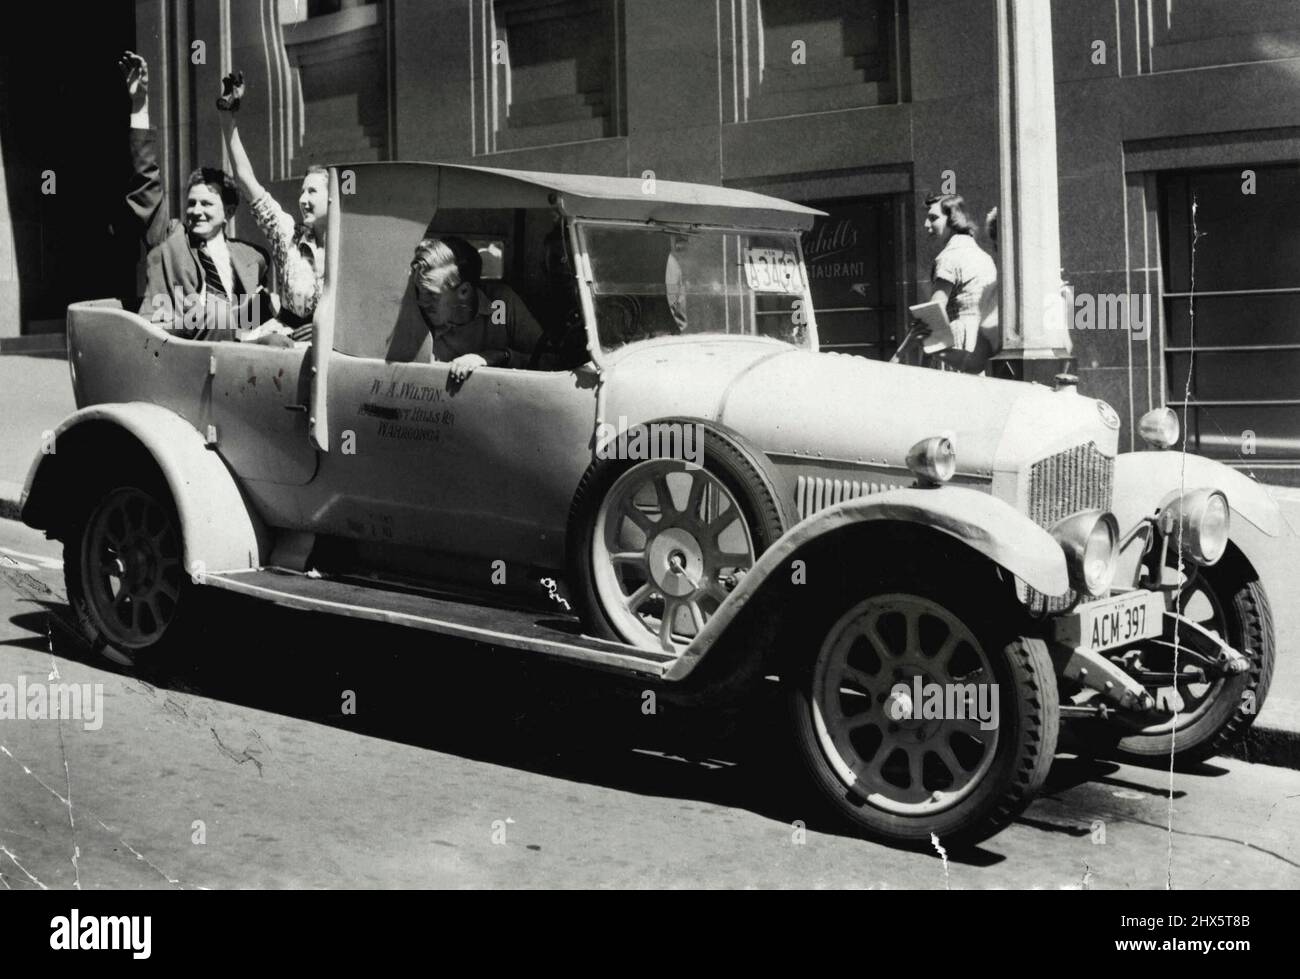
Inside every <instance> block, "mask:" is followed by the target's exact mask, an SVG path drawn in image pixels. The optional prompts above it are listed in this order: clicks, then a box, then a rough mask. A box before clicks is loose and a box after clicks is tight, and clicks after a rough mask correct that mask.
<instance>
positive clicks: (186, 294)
mask: <svg viewBox="0 0 1300 979" xmlns="http://www.w3.org/2000/svg"><path fill="white" fill-rule="evenodd" d="M119 64H120V66H121V68H122V72H123V74H124V76H125V77H126V84H127V91H128V92H129V94H130V96H131V164H132V178H131V185H130V188H129V190H128V192H127V195H126V205H127V209H128V210H129V212H130V213H131V215H132V216H133V220H134V221H135V222H136V223H138V225H139V230H140V235H141V238H142V239H143V240H144V242H145V244H146V245H147V246H148V248H149V249H150V251H149V257H148V260H147V276H146V284H145V291H144V303H143V304H142V305H141V307H140V315H141V316H144V317H145V318H146V319H149V320H150V321H152V322H154V323H157V324H159V325H160V326H161V327H162V328H163V329H167V330H171V331H173V332H174V333H176V334H177V335H178V336H181V337H184V338H185V339H191V340H233V339H237V333H236V331H237V330H247V329H250V328H252V327H254V326H257V325H258V324H259V323H261V322H263V320H267V319H270V318H271V317H272V316H274V315H275V311H274V308H273V307H272V303H271V296H270V293H269V292H268V291H267V271H268V268H269V262H268V260H267V256H266V253H265V252H264V251H262V249H260V248H258V247H256V246H255V245H250V244H249V243H247V242H244V241H239V240H237V239H235V238H228V237H226V224H227V222H228V221H229V220H230V218H231V217H233V216H234V213H235V208H236V207H237V206H238V205H239V192H238V190H237V189H236V188H235V184H234V182H233V181H232V180H231V178H230V177H229V176H228V175H227V174H226V173H225V172H223V171H221V170H214V169H211V168H208V167H202V168H200V169H198V170H195V171H194V172H193V173H191V174H190V176H189V179H188V181H187V182H186V186H185V221H184V223H182V222H180V221H177V220H176V219H175V218H172V219H168V217H167V215H166V214H165V213H164V211H163V206H162V205H163V196H164V195H163V184H162V174H161V171H160V170H159V168H158V153H157V149H156V146H155V137H154V132H153V130H152V129H150V128H149V67H148V65H147V64H146V63H145V61H144V59H143V58H141V57H140V56H139V55H137V54H133V53H131V52H130V51H128V52H126V53H125V54H124V55H123V56H122V59H121V61H120V62H119Z"/></svg>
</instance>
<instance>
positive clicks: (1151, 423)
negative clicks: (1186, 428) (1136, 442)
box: [1138, 408, 1181, 449]
mask: <svg viewBox="0 0 1300 979" xmlns="http://www.w3.org/2000/svg"><path fill="white" fill-rule="evenodd" d="M1180 430H1181V426H1180V425H1179V424H1178V412H1176V411H1174V409H1172V408H1152V409H1151V410H1150V411H1148V412H1147V413H1146V414H1145V415H1143V416H1142V417H1141V418H1140V419H1138V437H1139V438H1141V439H1142V441H1143V442H1145V443H1146V444H1147V445H1149V446H1151V448H1153V449H1168V448H1172V447H1173V446H1175V445H1177V444H1178V435H1179V432H1180Z"/></svg>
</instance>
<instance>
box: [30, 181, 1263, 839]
mask: <svg viewBox="0 0 1300 979" xmlns="http://www.w3.org/2000/svg"><path fill="white" fill-rule="evenodd" d="M330 173H331V199H332V200H333V201H334V202H335V206H333V207H332V208H331V212H330V223H329V233H328V244H327V249H326V252H327V273H326V284H325V292H324V296H323V299H322V301H321V303H320V305H319V308H318V310H317V313H316V317H315V320H314V323H313V340H312V344H311V346H310V348H304V349H277V348H272V347H267V346H260V345H254V344H248V343H234V342H219V343H208V342H200V341H195V340H188V339H179V338H177V337H176V336H174V335H170V334H168V333H166V332H163V331H161V330H160V329H158V328H157V327H155V326H153V325H151V324H150V323H148V322H146V321H145V320H144V319H143V318H141V317H140V316H137V315H136V314H134V313H132V312H129V311H126V310H124V309H122V308H121V305H120V304H119V303H117V302H115V301H97V302H87V303H78V304H76V305H73V306H72V307H70V308H69V311H68V347H69V364H70V367H71V371H72V383H73V386H74V388H75V391H76V401H77V405H78V410H77V411H76V412H75V413H74V414H73V415H71V416H70V417H69V418H68V419H67V420H66V421H64V422H63V424H62V425H61V426H60V427H59V429H58V431H57V433H56V441H55V445H56V451H55V452H54V453H52V454H43V455H41V456H38V458H37V459H36V461H35V463H34V464H33V466H32V469H31V472H30V474H29V476H28V479H27V484H26V487H25V490H24V504H23V511H22V513H23V519H24V520H25V521H26V522H27V523H28V524H30V525H31V526H33V527H38V528H43V529H45V530H46V531H47V532H48V534H49V535H50V536H51V537H54V538H58V539H60V540H62V541H63V542H64V546H65V553H66V558H65V567H66V575H67V590H68V600H69V602H70V604H71V606H72V608H73V609H74V611H75V612H76V615H77V618H78V620H79V622H80V623H81V626H82V627H83V628H84V631H85V633H86V636H87V638H88V639H89V640H91V641H93V642H95V643H97V644H100V645H101V646H111V647H113V648H114V649H116V650H119V651H122V652H124V653H126V654H128V655H130V656H132V657H157V656H160V655H166V654H167V652H168V651H169V650H174V649H176V648H177V645H178V644H179V643H181V642H184V641H185V637H186V636H192V635H193V633H192V631H191V629H192V628H193V626H194V624H195V621H196V619H198V618H201V615H202V602H201V599H202V597H203V596H204V595H205V594H208V595H210V594H211V592H207V591H205V590H206V589H213V588H216V589H226V590H229V591H232V592H237V593H240V594H242V595H247V596H253V597H255V598H259V599H264V600H266V601H270V602H275V603H279V604H282V605H285V606H290V607H295V608H299V609H316V610H320V611H322V612H329V613H335V614H344V615H350V616H358V617H362V618H371V619H376V620H382V621H386V622H394V623H399V624H404V625H407V626H410V627H413V628H418V629H425V630H429V631H432V632H435V633H442V634H445V635H448V636H456V637H464V638H468V639H472V640H478V641H481V642H486V643H490V644H495V645H498V646H503V647H511V648H514V649H519V650H526V651H531V652H533V653H537V654H541V655H546V656H551V657H558V658H560V659H564V660H569V661H576V662H579V663H583V664H587V665H590V666H592V667H595V668H599V669H603V670H607V671H614V672H617V673H621V674H625V675H629V676H632V677H637V678H643V679H644V682H645V683H646V684H647V686H648V687H653V688H655V689H656V690H658V691H660V692H661V694H662V695H663V696H674V695H675V696H679V697H680V698H682V699H683V700H687V701H691V702H694V703H703V704H707V703H711V702H718V703H721V702H736V701H743V700H744V698H746V697H747V696H748V695H749V692H751V691H752V690H753V689H755V688H756V687H758V686H762V687H764V688H765V689H771V688H772V682H773V678H779V682H780V684H781V688H782V690H783V693H782V696H783V697H784V698H785V699H786V702H787V705H788V716H789V722H790V729H791V732H792V734H793V738H794V741H795V743H796V744H797V751H796V752H795V753H794V754H795V757H798V758H800V759H801V760H802V763H803V765H804V766H805V767H806V769H807V771H808V773H809V774H810V775H811V777H812V781H813V783H814V784H815V785H816V786H817V787H818V788H819V789H820V791H821V795H822V796H824V800H825V801H826V802H827V803H829V805H830V806H831V807H832V808H833V809H834V811H835V812H837V813H838V814H839V815H840V816H841V817H843V818H844V819H846V820H847V821H848V822H849V823H850V824H851V825H852V826H853V827H855V828H856V829H857V830H858V831H859V832H861V833H863V834H865V835H868V836H870V837H873V838H876V839H879V840H884V841H887V842H890V843H894V844H899V845H916V844H927V845H928V843H929V841H930V840H931V836H932V834H933V835H934V836H937V837H938V838H939V839H940V840H941V841H943V843H944V844H945V845H949V846H951V845H961V844H963V843H965V844H969V843H971V842H974V841H977V840H979V839H982V838H985V837H987V836H988V835H990V834H992V833H994V832H995V831H997V830H998V829H999V828H1000V827H1001V826H1003V825H1005V824H1006V823H1007V822H1008V821H1009V820H1011V819H1012V818H1013V817H1014V816H1015V815H1016V814H1017V813H1018V812H1020V811H1021V810H1022V809H1023V808H1024V807H1025V806H1026V805H1027V804H1028V802H1029V801H1030V799H1031V798H1032V797H1033V796H1034V793H1035V792H1036V791H1037V790H1038V789H1039V788H1040V786H1041V785H1042V784H1043V781H1044V779H1045V777H1046V774H1047V771H1048V768H1049V766H1050V764H1051V762H1052V758H1053V756H1054V754H1055V753H1056V748H1057V739H1058V733H1059V732H1060V729H1061V724H1062V721H1068V722H1071V723H1072V724H1075V725H1077V726H1078V727H1079V728H1080V729H1082V730H1083V731H1085V732H1086V733H1087V738H1085V740H1088V741H1089V742H1091V743H1097V742H1101V743H1102V745H1103V746H1105V747H1109V748H1111V749H1115V750H1119V751H1122V752H1125V753H1127V754H1129V755H1139V756H1166V757H1167V756H1169V755H1170V753H1171V752H1172V754H1173V756H1174V759H1175V760H1176V761H1178V762H1186V761H1189V760H1196V759H1202V758H1204V757H1206V756H1209V755H1212V754H1214V753H1216V752H1220V751H1222V750H1224V748H1225V747H1227V746H1228V745H1229V744H1230V743H1231V742H1232V741H1233V739H1235V738H1238V737H1239V736H1240V735H1241V734H1242V732H1243V731H1244V729H1245V728H1246V727H1247V726H1248V725H1249V724H1250V723H1251V721H1252V719H1253V717H1254V714H1255V712H1256V711H1257V710H1258V709H1259V707H1260V706H1261V705H1262V703H1263V700H1264V696H1265V693H1266V692H1267V689H1268V685H1269V678H1270V674H1271V671H1272V664H1273V656H1274V638H1273V626H1272V621H1271V618H1270V613H1269V606H1268V602H1267V600H1266V598H1265V594H1264V590H1263V588H1262V587H1261V584H1260V580H1259V576H1258V574H1257V573H1256V571H1255V566H1254V564H1252V562H1251V560H1250V558H1249V556H1248V553H1247V549H1246V548H1244V547H1243V546H1242V544H1241V541H1240V539H1239V538H1237V537H1234V536H1233V535H1230V532H1229V520H1230V515H1231V517H1232V519H1234V520H1236V519H1240V520H1244V521H1246V522H1248V523H1250V524H1253V525H1254V526H1255V527H1256V528H1258V530H1259V531H1262V532H1263V533H1264V534H1269V535H1277V534H1279V533H1280V532H1281V528H1282V523H1281V517H1280V514H1279V513H1278V511H1277V509H1276V506H1275V505H1274V503H1273V502H1272V500H1271V499H1270V498H1269V497H1268V496H1267V495H1266V494H1265V493H1264V492H1263V490H1262V489H1261V488H1260V487H1258V486H1257V485H1256V484H1255V483H1253V482H1252V481H1251V480H1249V479H1247V478H1246V477H1244V476H1242V475H1241V474H1239V473H1237V472H1236V471H1234V470H1232V469H1229V468H1227V467H1224V466H1222V465H1220V464H1217V463H1214V462H1211V461H1209V460H1206V459H1202V458H1199V457H1196V456H1191V455H1184V454H1182V453H1179V452H1177V451H1142V452H1136V453H1119V452H1118V441H1119V419H1118V417H1117V416H1116V413H1115V412H1114V411H1113V410H1112V409H1111V408H1110V407H1109V406H1108V405H1107V404H1105V403H1104V402H1102V401H1098V400H1095V399H1093V398H1089V397H1084V396H1082V395H1080V394H1079V393H1078V391H1077V389H1076V386H1075V385H1074V384H1073V383H1071V382H1070V379H1069V378H1064V379H1062V380H1061V381H1060V383H1058V385H1057V387H1056V389H1050V388H1048V387H1046V386H1043V385H1036V384H1025V383H1017V382H1010V381H999V380H993V379H989V378H985V377H972V376H964V375H959V374H953V373H943V372H938V371H930V370H923V369H920V368H917V367H910V366H905V365H900V364H886V363H879V362H873V361H868V360H865V359H860V358H856V357H851V356H846V355H839V354H831V353H821V352H819V350H818V334H817V323H816V318H815V315H814V312H813V309H812V304H811V300H810V295H809V290H808V279H807V273H806V270H805V267H804V263H803V257H802V252H801V250H800V238H799V236H800V233H801V232H802V231H804V230H806V229H808V228H809V227H810V226H811V224H812V222H813V219H814V217H815V216H816V214H817V213H818V212H815V211H813V210H810V209H808V208H805V207H800V206H797V205H794V204H790V203H786V202H784V201H780V200H775V199H772V198H769V197H764V196H760V195H757V194H753V193H748V192H744V191H740V190H729V189H719V188H713V187H703V186H695V185H689V184H675V183H669V182H658V183H657V184H653V183H643V182H642V181H639V180H629V179H615V178H604V177H585V176H574V175H566V174H543V173H524V172H515V171H505V170H488V169H481V168H474V167H465V166H451V165H436V164H369V165H359V166H356V167H352V168H334V169H332V170H331V172H330ZM282 190H286V193H285V196H284V199H285V201H286V202H287V203H289V204H290V206H291V201H292V193H293V190H292V188H287V189H285V188H282ZM426 233H441V234H455V235H459V236H461V237H464V238H466V239H467V240H469V241H471V242H472V243H473V244H475V245H476V246H477V247H478V248H479V250H480V252H481V253H482V254H483V256H484V258H485V288H489V287H491V288H492V289H504V288H505V287H507V286H508V287H509V288H510V289H511V290H513V291H514V293H515V295H516V296H517V298H518V300H519V301H521V302H523V303H524V304H526V306H527V307H528V308H529V309H530V310H531V311H532V313H533V314H534V316H535V318H536V319H537V321H538V322H539V323H540V324H541V325H542V326H543V327H544V328H545V331H546V339H545V341H544V344H543V347H544V349H542V350H541V351H540V352H539V355H538V356H536V357H534V358H533V361H532V363H531V364H530V365H529V368H527V369H507V368H493V367H482V368H479V369H478V370H476V371H475V372H474V373H473V374H472V375H470V376H469V378H468V379H466V380H465V381H464V382H463V383H460V384H457V383H452V381H451V380H450V379H449V372H448V365H447V364H446V363H436V362H430V359H431V358H430V354H429V350H430V347H429V343H430V341H429V330H428V327H427V326H426V324H425V322H424V320H423V319H422V317H421V311H420V309H419V308H418V307H417V305H416V302H415V297H414V292H413V287H412V285H411V282H410V281H409V265H410V260H411V255H412V251H413V247H414V245H415V243H416V242H417V241H418V240H419V239H420V238H421V237H422V236H424V235H425V234H426ZM1140 431H1141V435H1142V438H1143V440H1144V441H1145V442H1146V443H1147V444H1148V445H1149V446H1150V447H1151V448H1152V449H1165V450H1169V449H1172V448H1173V447H1174V446H1175V445H1176V443H1177V441H1178V424H1177V417H1176V416H1174V415H1173V413H1172V412H1170V411H1168V410H1158V411H1155V412H1152V413H1151V414H1150V415H1149V416H1147V417H1144V418H1143V419H1142V421H1141V425H1140Z"/></svg>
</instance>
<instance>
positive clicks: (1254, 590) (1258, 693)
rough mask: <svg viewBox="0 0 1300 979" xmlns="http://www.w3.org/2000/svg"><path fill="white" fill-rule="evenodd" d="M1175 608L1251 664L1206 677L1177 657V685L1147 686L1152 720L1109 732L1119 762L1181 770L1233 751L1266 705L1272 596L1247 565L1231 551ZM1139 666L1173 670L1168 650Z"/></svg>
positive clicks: (1271, 652) (1204, 571)
mask: <svg viewBox="0 0 1300 979" xmlns="http://www.w3.org/2000/svg"><path fill="white" fill-rule="evenodd" d="M1178 608H1179V611H1180V612H1181V613H1182V614H1183V615H1184V616H1186V617H1187V618H1188V619H1190V620H1191V621H1193V622H1195V623H1196V624H1197V625H1199V626H1201V628H1203V629H1206V630H1207V631H1209V632H1212V633H1214V634H1216V635H1218V636H1219V637H1220V638H1222V639H1223V640H1224V641H1225V642H1226V643H1227V644H1228V645H1229V646H1231V647H1232V648H1233V649H1235V650H1236V651H1237V652H1239V653H1241V655H1242V656H1244V657H1245V658H1246V660H1247V663H1248V666H1247V668H1246V670H1245V671H1243V672H1241V673H1231V674H1222V673H1221V674H1218V675H1207V671H1205V670H1203V669H1200V668H1198V666H1197V663H1196V662H1195V661H1194V660H1193V658H1192V657H1191V656H1190V655H1188V656H1184V657H1182V658H1181V659H1179V660H1178V662H1177V674H1178V677H1179V680H1178V682H1177V683H1176V684H1164V683H1157V684H1153V685H1151V686H1149V687H1148V691H1149V692H1150V693H1151V694H1152V696H1153V698H1154V699H1155V702H1156V710H1155V719H1154V720H1152V722H1151V723H1150V724H1148V725H1147V726H1145V727H1143V728H1142V729H1141V730H1140V731H1136V732H1133V733H1130V734H1128V735H1127V736H1123V737H1121V736H1120V735H1119V734H1117V733H1113V734H1112V737H1111V739H1110V743H1111V744H1113V745H1114V747H1115V748H1116V749H1117V754H1118V755H1119V756H1120V757H1122V758H1128V759H1131V760H1146V761H1150V760H1153V759H1164V760H1165V762H1166V763H1167V762H1168V761H1169V759H1170V756H1171V754H1172V756H1173V761H1174V763H1175V764H1176V765H1190V764H1195V763H1197V762H1201V761H1204V760H1205V759H1207V758H1211V757H1213V756H1214V755H1218V754H1222V753H1223V752H1225V751H1227V750H1228V749H1229V748H1231V747H1232V745H1233V743H1234V742H1236V741H1237V740H1238V739H1240V738H1241V737H1242V736H1243V735H1244V734H1245V732H1246V729H1247V728H1249V727H1250V725H1251V723H1252V722H1253V721H1254V719H1255V717H1256V716H1257V715H1258V714H1259V710H1260V708H1261V707H1263V706H1264V698H1265V697H1266V696H1267V695H1268V688H1269V684H1270V682H1271V680H1272V677H1273V660H1274V657H1275V654H1276V641H1275V638H1274V633H1273V613H1272V610H1271V609H1270V608H1269V603H1268V597H1267V596H1266V595H1265V593H1264V588H1263V586H1262V585H1261V584H1260V580H1259V575H1258V574H1257V573H1256V572H1255V570H1254V569H1253V568H1252V567H1251V566H1250V564H1249V562H1247V561H1246V559H1245V558H1244V557H1243V556H1242V555H1241V553H1240V552H1238V551H1236V550H1235V549H1234V550H1231V551H1230V552H1229V553H1228V554H1227V555H1225V556H1224V558H1223V560H1222V561H1220V562H1219V563H1218V564H1215V565H1213V566H1211V567H1208V568H1201V569H1200V570H1199V572H1198V573H1197V575H1196V577H1195V578H1194V579H1193V580H1192V581H1191V582H1190V583H1189V584H1188V585H1187V586H1186V587H1185V588H1184V589H1183V591H1182V592H1181V593H1180V595H1179V599H1178ZM1141 665H1142V666H1143V668H1144V669H1145V670H1148V671H1156V672H1158V673H1163V674H1165V675H1172V673H1171V671H1173V670H1174V668H1175V662H1174V657H1173V655H1172V654H1171V653H1170V652H1169V651H1168V650H1161V651H1154V652H1147V653H1144V654H1143V658H1142V660H1141ZM1104 744H1105V742H1104V741H1103V745H1104Z"/></svg>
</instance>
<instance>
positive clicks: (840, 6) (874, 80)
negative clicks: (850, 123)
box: [723, 0, 906, 122]
mask: <svg viewBox="0 0 1300 979" xmlns="http://www.w3.org/2000/svg"><path fill="white" fill-rule="evenodd" d="M905 7H906V3H905V0H730V9H729V11H724V20H726V19H727V15H728V13H729V19H730V23H729V24H728V23H724V24H723V29H724V31H728V32H729V33H730V41H731V43H730V44H729V45H727V46H726V47H728V48H729V49H730V57H729V58H726V57H724V61H729V62H730V64H729V65H724V69H728V70H729V72H730V74H731V76H732V84H733V87H734V99H733V104H732V109H733V113H734V119H733V121H735V122H745V121H748V120H751V119H772V118H776V117H779V116H791V115H802V114H805V113H810V112H826V111H829V110H834V109H853V108H859V107H862V106H873V105H889V104H892V103H895V102H899V101H903V99H904V96H903V92H902V89H903V86H904V84H905V75H906V73H905V71H904V70H903V63H904V61H905V57H904V52H903V38H904V33H905V29H904V19H905V13H906V11H905Z"/></svg>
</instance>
